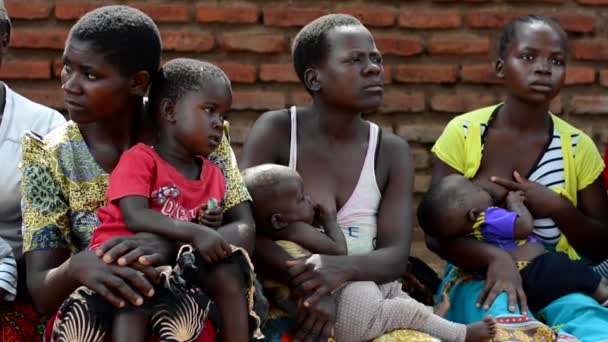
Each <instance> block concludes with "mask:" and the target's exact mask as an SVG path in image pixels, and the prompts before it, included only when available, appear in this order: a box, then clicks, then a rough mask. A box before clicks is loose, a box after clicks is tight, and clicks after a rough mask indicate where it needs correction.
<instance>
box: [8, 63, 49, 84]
mask: <svg viewBox="0 0 608 342" xmlns="http://www.w3.org/2000/svg"><path fill="white" fill-rule="evenodd" d="M49 78H51V62H50V61H48V60H46V61H33V60H29V61H28V60H6V61H3V62H2V68H1V69H0V79H29V80H36V79H49Z"/></svg>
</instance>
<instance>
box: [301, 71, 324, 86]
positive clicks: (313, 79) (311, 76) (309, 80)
mask: <svg viewBox="0 0 608 342" xmlns="http://www.w3.org/2000/svg"><path fill="white" fill-rule="evenodd" d="M319 76H320V75H319V71H318V70H317V69H314V68H308V69H306V71H304V85H305V86H306V89H308V90H310V91H312V92H317V91H319V90H321V83H320V77H319Z"/></svg>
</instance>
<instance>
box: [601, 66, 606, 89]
mask: <svg viewBox="0 0 608 342" xmlns="http://www.w3.org/2000/svg"><path fill="white" fill-rule="evenodd" d="M600 84H601V85H603V86H604V87H608V69H604V70H600Z"/></svg>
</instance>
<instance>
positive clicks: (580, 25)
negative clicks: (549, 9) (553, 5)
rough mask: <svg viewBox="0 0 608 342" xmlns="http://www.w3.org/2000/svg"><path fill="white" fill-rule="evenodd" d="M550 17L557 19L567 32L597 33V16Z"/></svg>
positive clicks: (554, 15)
mask: <svg viewBox="0 0 608 342" xmlns="http://www.w3.org/2000/svg"><path fill="white" fill-rule="evenodd" d="M546 14H547V15H549V16H553V17H555V18H557V19H558V20H559V22H560V24H562V26H563V27H564V29H565V30H566V31H569V32H576V33H591V32H593V31H595V26H596V25H595V16H593V15H586V14H561V13H558V14H552V13H546Z"/></svg>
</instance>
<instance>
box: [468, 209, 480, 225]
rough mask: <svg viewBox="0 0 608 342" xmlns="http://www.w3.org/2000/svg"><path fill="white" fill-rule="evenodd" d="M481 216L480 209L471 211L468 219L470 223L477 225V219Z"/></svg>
mask: <svg viewBox="0 0 608 342" xmlns="http://www.w3.org/2000/svg"><path fill="white" fill-rule="evenodd" d="M479 214H481V210H478V209H471V210H469V212H468V213H467V218H468V219H469V222H473V223H475V222H476V221H477V217H479Z"/></svg>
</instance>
